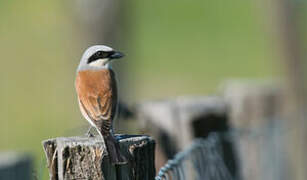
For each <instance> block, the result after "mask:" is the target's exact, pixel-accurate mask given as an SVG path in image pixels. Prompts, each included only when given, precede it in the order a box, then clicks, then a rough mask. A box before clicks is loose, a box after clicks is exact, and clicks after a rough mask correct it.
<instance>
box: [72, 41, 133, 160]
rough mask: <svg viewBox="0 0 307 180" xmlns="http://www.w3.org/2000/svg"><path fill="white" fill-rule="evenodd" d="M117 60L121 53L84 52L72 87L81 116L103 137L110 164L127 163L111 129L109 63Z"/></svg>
mask: <svg viewBox="0 0 307 180" xmlns="http://www.w3.org/2000/svg"><path fill="white" fill-rule="evenodd" d="M121 57H123V54H122V53H120V52H118V51H115V50H113V49H112V48H110V47H108V46H103V45H96V46H92V47H90V48H88V49H87V50H86V51H85V52H84V54H83V56H82V58H81V61H80V64H79V67H78V70H77V77H76V83H75V86H76V90H77V94H78V100H79V106H80V110H81V112H82V115H83V116H84V117H85V119H86V120H88V122H89V123H90V124H91V126H93V127H95V128H96V129H97V131H98V133H99V134H100V135H101V136H102V137H103V139H104V141H105V144H106V147H107V151H108V154H109V157H110V161H111V163H112V164H125V163H127V160H126V158H125V157H124V156H123V155H122V154H121V153H120V149H119V144H118V142H117V140H116V139H115V137H114V136H113V129H112V122H113V119H114V117H115V113H116V107H117V103H118V100H117V86H116V79H115V73H114V71H113V70H112V69H111V66H110V62H111V61H112V60H113V59H119V58H121Z"/></svg>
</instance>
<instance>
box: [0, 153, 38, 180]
mask: <svg viewBox="0 0 307 180" xmlns="http://www.w3.org/2000/svg"><path fill="white" fill-rule="evenodd" d="M32 165H33V162H32V158H31V156H29V155H28V154H20V153H16V152H2V153H0V179H7V180H30V179H32V170H33V169H32V168H33V167H32Z"/></svg>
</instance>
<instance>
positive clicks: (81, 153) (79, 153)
mask: <svg viewBox="0 0 307 180" xmlns="http://www.w3.org/2000/svg"><path fill="white" fill-rule="evenodd" d="M116 137H117V139H119V142H120V147H121V151H122V153H123V154H124V155H126V157H127V158H128V160H129V162H128V163H127V164H125V165H116V166H113V165H111V164H110V162H109V158H108V154H107V152H106V148H105V146H104V144H103V143H102V141H101V138H100V137H99V136H96V137H93V138H87V137H59V138H55V139H49V140H45V141H43V146H44V150H45V154H46V157H47V163H48V168H49V174H50V179H51V180H65V179H93V180H94V179H95V180H96V179H97V180H98V179H99V180H101V179H102V180H132V179H133V180H153V179H154V177H155V167H154V149H155V142H154V140H153V139H152V138H150V137H149V136H138V135H117V136H116Z"/></svg>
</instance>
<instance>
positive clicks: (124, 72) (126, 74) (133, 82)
mask: <svg viewBox="0 0 307 180" xmlns="http://www.w3.org/2000/svg"><path fill="white" fill-rule="evenodd" d="M78 2H79V3H80V1H78ZM86 2H87V1H84V2H83V3H86ZM114 2H115V5H114V6H112V8H114V9H116V11H114V13H113V14H116V16H117V18H116V19H115V20H116V21H114V22H113V23H115V24H116V29H112V28H111V30H109V31H108V33H106V34H107V36H108V38H107V40H106V41H103V38H101V39H100V38H99V39H97V38H95V37H97V36H99V31H98V32H97V31H95V25H94V26H92V28H90V29H91V30H89V28H88V27H86V23H80V16H81V17H82V13H81V14H80V13H79V14H78V12H79V11H78V8H76V7H77V6H76V1H72V0H71V1H61V0H53V1H39V0H24V1H17V0H11V1H4V0H2V1H0V22H1V25H0V49H1V71H0V82H1V85H0V92H1V93H0V114H1V126H0V142H1V143H0V150H1V151H9V150H17V151H26V152H30V153H33V155H34V157H35V160H36V161H35V170H36V172H37V173H38V176H39V179H46V177H47V174H48V173H47V171H46V168H45V165H46V164H45V162H44V159H45V158H44V155H43V150H42V146H41V141H42V140H44V139H48V138H51V137H58V136H67V135H78V134H79V135H80V134H83V133H84V132H83V129H84V131H85V128H86V127H87V122H86V121H85V120H84V119H83V118H82V117H81V113H80V112H79V107H78V105H77V98H76V94H75V89H74V78H75V70H76V68H77V66H78V63H79V60H80V57H81V55H82V53H83V51H84V50H85V49H86V48H87V47H88V46H90V45H93V44H107V45H111V46H113V47H114V48H117V49H120V50H121V51H123V52H125V54H126V55H127V56H126V58H125V59H123V61H121V62H120V61H118V62H115V63H114V66H115V68H116V69H117V70H118V71H120V72H119V75H120V76H119V77H118V79H119V83H120V85H119V86H120V88H121V90H120V92H121V97H122V99H123V101H125V102H127V103H129V104H133V103H135V102H137V101H141V100H143V99H156V98H165V97H174V96H178V95H206V94H212V93H215V92H217V89H218V86H219V85H220V84H221V83H222V82H223V81H225V80H227V79H229V78H241V77H243V78H268V77H269V78H273V77H276V76H278V75H279V74H280V72H279V67H278V64H277V62H275V61H274V60H273V59H276V57H277V56H276V53H275V49H274V48H272V46H273V44H274V43H273V38H272V37H271V36H272V34H271V33H270V30H269V25H268V24H269V23H270V22H269V21H268V20H267V19H266V17H267V16H266V14H265V13H264V10H263V9H262V8H261V5H259V3H257V2H254V1H246V0H232V1H227V0H194V1H193V2H192V1H188V0H178V1H165V0H164V1H162V0H155V1H142V0H132V1H129V2H127V1H114ZM81 4H82V3H81ZM97 9H98V10H97V11H100V10H101V9H103V8H99V7H98V8H97ZM79 10H80V9H79ZM88 13H95V11H89V12H88ZM106 18H110V19H112V18H113V17H105V16H104V19H106ZM102 21H103V20H102ZM96 25H97V28H98V27H99V24H96ZM99 28H102V29H103V28H107V27H99ZM82 127H85V128H82ZM123 129H125V128H123ZM126 131H129V129H126ZM134 133H138V132H134ZM43 177H44V178H43Z"/></svg>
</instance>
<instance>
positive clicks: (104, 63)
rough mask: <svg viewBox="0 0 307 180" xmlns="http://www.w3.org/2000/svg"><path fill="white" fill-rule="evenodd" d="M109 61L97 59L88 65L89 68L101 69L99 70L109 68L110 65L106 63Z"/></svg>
mask: <svg viewBox="0 0 307 180" xmlns="http://www.w3.org/2000/svg"><path fill="white" fill-rule="evenodd" d="M108 61H109V59H98V60H96V61H93V62H91V63H89V66H92V67H101V68H109V66H110V63H108Z"/></svg>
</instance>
